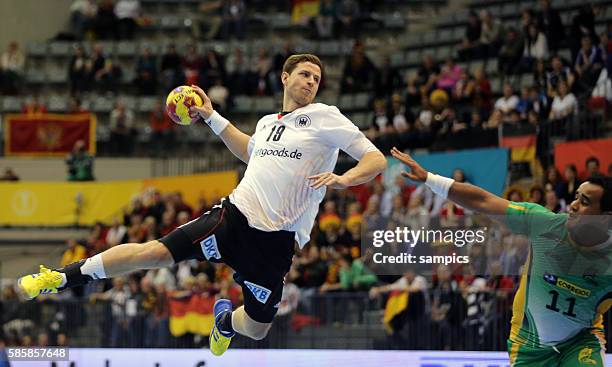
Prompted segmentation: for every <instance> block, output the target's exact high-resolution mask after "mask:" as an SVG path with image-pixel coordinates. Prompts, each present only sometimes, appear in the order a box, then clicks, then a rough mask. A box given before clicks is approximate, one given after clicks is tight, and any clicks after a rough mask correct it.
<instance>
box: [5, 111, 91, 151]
mask: <svg viewBox="0 0 612 367" xmlns="http://www.w3.org/2000/svg"><path fill="white" fill-rule="evenodd" d="M78 140H82V141H83V142H84V143H85V147H86V149H87V151H88V152H89V154H92V155H93V154H95V153H96V116H95V115H93V114H89V113H82V114H73V115H69V114H34V115H7V116H6V117H5V129H4V143H5V145H4V154H5V155H7V156H8V155H15V156H48V157H57V156H65V155H66V154H68V153H70V152H71V151H72V148H73V147H74V143H76V142H77V141H78Z"/></svg>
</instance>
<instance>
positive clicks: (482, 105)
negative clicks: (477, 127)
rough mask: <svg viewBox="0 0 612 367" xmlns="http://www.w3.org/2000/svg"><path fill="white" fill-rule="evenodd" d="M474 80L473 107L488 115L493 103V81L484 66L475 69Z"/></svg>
mask: <svg viewBox="0 0 612 367" xmlns="http://www.w3.org/2000/svg"><path fill="white" fill-rule="evenodd" d="M474 82H475V89H474V98H473V100H472V107H473V108H475V109H476V110H477V111H479V112H480V113H481V114H483V115H488V114H489V112H490V111H491V108H492V105H493V103H492V102H491V101H492V96H493V92H492V89H491V82H490V81H489V79H488V78H487V75H486V74H485V71H484V68H482V67H478V68H476V69H475V70H474Z"/></svg>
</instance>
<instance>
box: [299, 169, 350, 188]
mask: <svg viewBox="0 0 612 367" xmlns="http://www.w3.org/2000/svg"><path fill="white" fill-rule="evenodd" d="M308 180H310V187H312V188H313V189H318V188H320V187H323V186H328V187H332V188H334V189H344V188H347V187H348V186H349V183H348V182H347V179H346V177H344V176H338V175H336V174H335V173H333V172H323V173H319V174H318V175H312V176H309V177H308Z"/></svg>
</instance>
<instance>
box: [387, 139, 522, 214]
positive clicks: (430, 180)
mask: <svg viewBox="0 0 612 367" xmlns="http://www.w3.org/2000/svg"><path fill="white" fill-rule="evenodd" d="M391 155H392V156H393V157H395V158H396V159H397V160H399V161H400V162H402V163H403V164H405V165H406V166H408V168H410V171H409V172H402V176H404V177H408V178H409V179H411V180H413V181H417V182H424V183H425V185H427V186H429V188H431V190H432V191H433V192H435V193H436V194H438V195H442V196H444V197H448V199H449V200H451V201H453V202H455V203H457V204H459V205H461V206H462V207H464V208H467V209H470V210H473V211H476V212H479V213H483V214H487V215H505V214H506V209H507V208H508V204H510V202H509V201H508V200H506V199H504V198H500V197H499V196H497V195H493V194H491V193H490V192H488V191H486V190H483V189H481V188H480V187H478V186H474V185H470V184H467V183H461V182H455V181H453V180H452V179H450V178H446V177H441V176H438V175H435V174H432V173H430V172H427V171H426V170H425V169H423V167H421V166H420V165H419V164H418V163H417V162H416V161H415V160H414V159H412V157H411V156H410V155H408V154H406V153H403V152H400V151H399V150H398V149H397V148H395V147H394V148H393V149H391Z"/></svg>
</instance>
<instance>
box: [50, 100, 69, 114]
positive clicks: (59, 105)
mask: <svg viewBox="0 0 612 367" xmlns="http://www.w3.org/2000/svg"><path fill="white" fill-rule="evenodd" d="M67 108H68V96H51V97H49V99H48V100H47V109H48V110H49V112H63V111H66V109H67Z"/></svg>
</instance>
